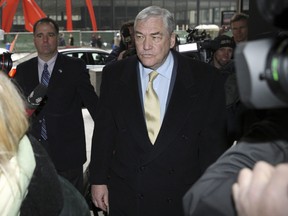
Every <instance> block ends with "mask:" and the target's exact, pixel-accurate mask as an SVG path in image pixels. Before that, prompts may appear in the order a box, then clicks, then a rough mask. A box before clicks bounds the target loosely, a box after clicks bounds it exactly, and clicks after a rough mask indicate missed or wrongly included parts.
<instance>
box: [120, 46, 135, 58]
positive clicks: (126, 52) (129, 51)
mask: <svg viewBox="0 0 288 216" xmlns="http://www.w3.org/2000/svg"><path fill="white" fill-rule="evenodd" d="M134 54H136V49H135V48H130V49H127V50H124V51H122V52H121V53H120V54H119V56H118V58H117V60H121V59H124V58H126V57H129V56H132V55H134Z"/></svg>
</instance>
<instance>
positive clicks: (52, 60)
mask: <svg viewBox="0 0 288 216" xmlns="http://www.w3.org/2000/svg"><path fill="white" fill-rule="evenodd" d="M57 55H58V53H57V54H56V55H54V56H53V57H52V58H51V59H50V60H49V61H47V62H45V61H43V60H42V59H41V58H39V56H38V64H40V65H41V67H44V64H45V63H47V65H48V68H51V67H49V66H51V65H53V64H54V63H55V61H56V58H57Z"/></svg>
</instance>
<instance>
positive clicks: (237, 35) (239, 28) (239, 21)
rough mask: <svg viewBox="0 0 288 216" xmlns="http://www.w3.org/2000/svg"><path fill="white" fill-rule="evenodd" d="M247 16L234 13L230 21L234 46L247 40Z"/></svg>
mask: <svg viewBox="0 0 288 216" xmlns="http://www.w3.org/2000/svg"><path fill="white" fill-rule="evenodd" d="M248 20H249V16H248V15H247V14H244V13H235V14H234V15H233V17H232V18H231V19H230V28H231V30H232V35H233V39H234V41H235V43H236V44H238V43H240V42H245V41H247V40H248Z"/></svg>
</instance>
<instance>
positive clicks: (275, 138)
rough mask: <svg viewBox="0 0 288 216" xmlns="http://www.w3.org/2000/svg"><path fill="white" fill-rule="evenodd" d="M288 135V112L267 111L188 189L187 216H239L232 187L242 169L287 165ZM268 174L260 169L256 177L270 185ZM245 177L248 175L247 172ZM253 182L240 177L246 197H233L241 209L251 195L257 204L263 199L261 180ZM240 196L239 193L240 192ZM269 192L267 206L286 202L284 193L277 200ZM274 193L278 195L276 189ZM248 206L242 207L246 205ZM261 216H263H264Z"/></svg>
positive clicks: (285, 109) (185, 203)
mask: <svg viewBox="0 0 288 216" xmlns="http://www.w3.org/2000/svg"><path fill="white" fill-rule="evenodd" d="M287 131H288V109H287V108H281V109H271V110H267V113H266V116H265V118H264V119H263V120H261V121H259V122H256V123H254V124H253V125H252V126H251V128H250V130H249V131H248V132H247V134H245V135H244V136H243V137H242V138H241V139H240V141H239V142H238V143H237V144H236V145H234V146H232V147H231V148H230V149H228V150H227V151H226V152H225V153H224V154H223V155H222V156H221V157H220V158H219V159H218V160H217V161H216V162H215V163H214V164H212V165H211V166H210V167H209V168H208V169H207V170H206V171H205V173H204V174H203V175H202V176H201V178H200V179H199V180H198V181H197V182H196V183H195V184H194V185H193V186H192V187H191V188H190V189H189V191H188V192H187V193H186V195H185V197H184V201H183V202H184V209H185V213H186V214H185V215H187V216H188V215H189V216H197V215H199V216H203V215H213V216H225V215H226V216H233V215H235V216H236V215H237V211H236V208H235V203H234V200H233V197H232V186H233V185H234V183H236V182H237V178H238V173H239V172H240V170H241V169H242V168H249V169H252V168H253V167H254V166H255V164H256V163H257V162H258V161H265V162H267V163H270V164H271V165H277V164H280V163H287V162H288V134H287ZM260 172H262V173H260ZM269 172H270V171H269ZM269 172H267V171H265V169H264V170H263V171H262V170H261V169H259V167H258V168H257V173H258V174H260V176H261V175H262V180H263V181H264V180H265V179H263V178H266V177H265V176H267V179H266V180H265V181H266V182H267V181H269V180H268V179H269V178H268V177H269V176H270V175H271V174H269ZM245 173H246V174H247V172H246V171H245ZM245 173H244V174H245ZM258 174H257V175H258ZM248 175H249V174H248ZM285 176H286V174H284V175H283V178H285ZM274 177H275V178H276V176H273V178H274ZM250 179H251V176H250V177H249V176H247V177H245V178H244V176H243V174H241V176H240V177H239V184H238V185H239V189H241V188H243V189H244V190H243V191H242V192H241V194H242V195H243V197H239V196H238V195H237V191H236V194H235V195H234V196H235V197H236V199H237V200H236V201H237V202H238V201H239V204H238V205H239V206H238V207H239V209H240V206H241V205H242V204H240V202H241V201H244V200H245V202H248V201H249V200H250V198H251V199H252V197H250V195H252V193H253V195H252V196H255V197H254V198H255V201H256V202H257V200H258V198H259V197H258V196H262V195H259V194H258V192H257V190H258V189H259V190H260V189H261V188H258V189H257V187H263V184H262V183H260V182H261V181H262V180H261V179H260V182H259V184H258V183H257V184H256V182H257V181H258V180H256V179H255V180H256V181H255V184H254V182H252V180H250ZM283 180H284V179H283ZM286 181H287V179H286ZM283 183H284V189H283V190H285V193H286V195H287V186H285V182H282V183H281V184H283ZM250 184H252V185H250ZM278 184H280V182H278ZM286 184H287V182H286ZM249 185H250V186H249ZM256 185H257V186H256ZM234 187H236V190H237V186H234ZM246 187H249V188H250V187H251V190H250V191H249V192H248V191H247V189H245V188H246ZM252 188H253V189H252ZM268 188H269V185H267V188H266V189H267V190H269V189H268ZM234 190H235V188H234ZM245 190H246V192H248V193H247V194H245ZM277 191H279V189H277ZM238 192H240V191H239V190H238ZM254 192H255V193H254ZM268 192H271V191H267V196H266V197H263V201H264V200H265V202H269V200H270V202H271V203H272V202H277V201H278V202H279V203H278V204H281V202H282V201H283V200H281V199H282V198H281V196H282V194H281V193H280V194H279V198H277V199H276V200H275V195H271V196H268V194H269V193H268ZM274 192H275V193H276V189H275V191H274ZM274 192H273V193H274ZM246 195H247V196H246ZM263 196H264V194H263ZM257 197H258V198H257ZM261 199H262V198H261ZM266 199H267V200H266ZM286 199H287V197H286ZM250 201H252V200H250ZM246 204H248V205H250V204H251V205H255V208H258V207H256V205H257V203H255V202H249V203H246ZM246 204H244V203H243V205H246ZM236 205H237V204H236ZM286 205H287V204H286ZM259 206H261V205H259ZM242 207H244V206H242ZM246 207H247V206H246ZM268 207H269V206H267V208H268ZM241 211H242V210H241ZM243 211H244V210H243ZM247 211H250V210H247ZM252 211H253V208H252ZM240 213H243V212H240ZM244 213H245V212H244ZM240 215H241V214H240ZM244 215H245V214H244ZM259 215H261V216H262V215H265V214H259ZM270 215H273V216H274V215H277V214H276V212H275V214H274V213H273V214H270ZM285 215H287V212H285ZM249 216H254V214H252V215H250V214H249Z"/></svg>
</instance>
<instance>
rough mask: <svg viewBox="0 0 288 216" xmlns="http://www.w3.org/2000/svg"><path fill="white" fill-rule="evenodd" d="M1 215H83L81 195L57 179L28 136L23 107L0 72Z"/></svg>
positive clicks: (85, 213)
mask: <svg viewBox="0 0 288 216" xmlns="http://www.w3.org/2000/svg"><path fill="white" fill-rule="evenodd" d="M0 101H1V103H0V125H1V127H0V152H1V153H0V197H1V202H0V212H1V215H3V216H4V215H7V216H14V215H22V216H31V215H32V216H33V215H35V216H36V215H51V216H59V215H62V216H65V215H75V216H79V215H83V216H89V209H88V206H87V204H86V201H85V200H84V199H83V197H82V196H81V194H80V193H79V192H78V191H77V190H76V189H75V188H74V187H73V186H72V185H71V184H70V183H69V182H68V181H67V180H65V179H63V178H62V177H60V176H58V175H57V172H56V170H55V167H54V166H53V163H52V162H51V160H50V158H49V156H48V155H47V153H46V151H45V150H44V148H43V147H42V146H41V145H40V143H39V142H38V141H37V140H36V139H35V138H34V137H33V136H31V135H30V134H28V132H27V131H28V128H29V124H28V119H27V114H26V104H25V102H24V98H22V97H21V95H20V93H19V92H18V89H17V87H16V86H15V85H14V83H13V82H11V80H10V79H8V77H7V76H6V74H4V73H3V72H2V71H0Z"/></svg>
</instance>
